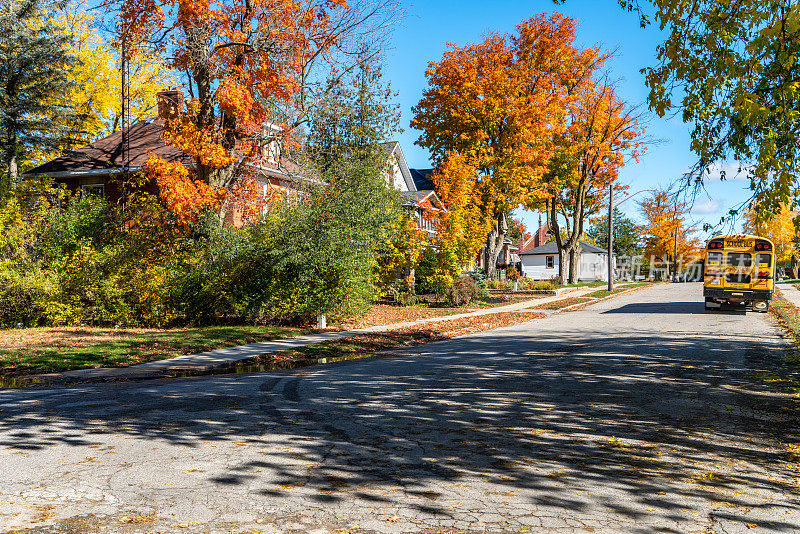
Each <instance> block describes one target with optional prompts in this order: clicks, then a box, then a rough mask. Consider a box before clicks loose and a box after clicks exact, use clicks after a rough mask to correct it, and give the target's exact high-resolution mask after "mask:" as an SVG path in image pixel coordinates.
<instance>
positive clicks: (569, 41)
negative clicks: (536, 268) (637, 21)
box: [412, 14, 641, 271]
mask: <svg viewBox="0 0 800 534" xmlns="http://www.w3.org/2000/svg"><path fill="white" fill-rule="evenodd" d="M606 57H607V55H606V54H605V53H603V52H601V51H600V50H599V49H598V48H581V47H579V46H577V45H576V44H575V21H574V20H572V19H570V18H567V17H562V16H561V15H558V14H553V15H550V16H546V15H539V16H535V17H532V18H531V19H529V20H527V21H524V22H522V23H520V24H519V25H518V26H517V31H516V33H515V34H513V35H501V34H493V35H491V36H489V37H488V38H487V39H486V40H485V41H484V42H482V43H479V44H471V45H467V46H464V47H456V46H453V47H452V48H451V49H449V50H448V51H447V52H445V54H444V57H443V58H442V59H441V61H439V62H438V63H431V64H430V66H429V68H428V71H427V73H426V75H427V78H428V82H429V87H428V89H427V90H426V91H425V93H424V95H423V98H422V100H421V101H420V103H419V104H418V105H417V106H416V107H415V108H414V120H413V122H412V126H413V127H415V128H418V129H420V130H422V135H421V136H420V138H419V140H418V144H420V145H421V146H423V147H426V148H428V149H429V150H430V151H431V153H432V154H433V156H434V158H435V159H436V161H437V163H438V169H437V171H436V173H434V175H433V176H432V180H433V181H434V183H435V184H436V186H437V192H439V195H440V197H441V198H442V200H443V202H444V203H445V205H447V206H448V209H449V210H450V211H449V213H448V215H447V216H446V217H445V218H444V220H443V221H442V222H441V232H440V238H441V240H442V241H447V242H449V243H450V245H451V247H452V244H453V243H457V246H456V247H455V250H454V254H455V255H456V256H457V257H458V262H459V263H460V264H461V265H465V264H467V263H469V262H470V261H471V260H472V259H473V258H474V257H475V255H476V253H477V252H478V250H480V248H481V247H482V246H483V245H484V244H486V245H487V247H488V248H489V251H490V253H489V258H488V262H487V263H488V269H489V270H490V271H491V270H492V269H493V266H494V264H495V262H496V259H497V255H498V253H499V250H500V247H501V246H502V241H503V239H504V238H505V234H506V231H507V224H508V223H507V216H508V214H509V212H510V211H511V210H513V209H515V208H518V207H526V208H532V209H543V208H545V207H547V206H548V205H550V206H551V207H557V209H556V213H558V214H561V213H564V212H565V211H569V209H570V206H568V204H570V205H571V207H572V208H573V211H574V208H575V207H576V206H577V207H578V213H577V214H576V215H577V217H578V220H579V221H581V222H580V223H579V224H578V225H577V228H576V231H577V232H578V235H579V234H580V230H581V228H582V226H581V225H582V220H583V218H584V216H585V215H586V213H585V211H584V209H583V206H584V205H586V204H587V197H589V196H591V195H595V194H596V193H597V192H598V191H599V189H600V188H602V187H603V186H605V185H607V184H608V183H609V181H613V180H614V179H616V171H617V169H618V168H619V167H621V166H622V165H623V164H624V162H625V156H626V155H635V152H636V149H637V148H638V147H635V146H634V144H633V143H634V139H635V137H636V136H637V135H639V134H641V129H640V128H639V127H638V124H636V121H635V120H633V119H631V118H630V117H629V116H628V110H627V108H626V106H625V105H623V104H622V103H621V102H619V100H618V99H617V97H616V95H615V94H614V92H613V89H612V88H611V87H610V86H609V85H608V84H606V83H604V81H603V80H602V79H599V73H600V69H602V67H603V64H604V61H605V59H606ZM548 203H549V204H548ZM554 203H556V204H557V206H554ZM550 222H551V230H553V231H554V232H555V233H556V234H557V233H559V231H558V228H557V226H558V223H557V221H556V220H553V221H550ZM554 226H555V227H554ZM570 229H572V227H571V228H570ZM487 237H488V238H487ZM576 243H577V238H576V239H574V240H573V242H572V243H568V245H570V246H572V245H574V244H576ZM443 245H445V244H444V243H443ZM562 263H563V262H562Z"/></svg>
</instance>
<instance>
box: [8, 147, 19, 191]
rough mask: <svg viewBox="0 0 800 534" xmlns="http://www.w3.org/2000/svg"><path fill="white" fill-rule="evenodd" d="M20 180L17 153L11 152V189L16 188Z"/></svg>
mask: <svg viewBox="0 0 800 534" xmlns="http://www.w3.org/2000/svg"><path fill="white" fill-rule="evenodd" d="M15 148H16V147H15ZM18 181H19V167H18V166H17V155H16V154H11V161H9V162H8V182H9V183H8V185H9V189H12V190H13V189H16V188H17V182H18Z"/></svg>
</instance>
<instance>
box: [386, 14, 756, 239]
mask: <svg viewBox="0 0 800 534" xmlns="http://www.w3.org/2000/svg"><path fill="white" fill-rule="evenodd" d="M404 5H405V8H406V10H407V18H406V19H405V21H404V23H403V26H402V27H400V28H398V29H397V31H396V32H395V35H394V38H393V49H392V50H391V51H389V53H388V54H387V58H386V63H387V65H386V77H387V78H388V79H389V80H390V81H391V83H392V87H393V89H394V90H395V91H397V92H399V95H398V102H399V103H400V105H401V107H402V112H403V117H402V125H403V128H404V130H405V131H404V133H403V134H401V135H400V136H399V138H398V139H399V141H400V142H401V145H402V148H403V152H404V153H405V156H406V159H407V160H408V164H409V166H411V167H417V168H425V167H430V162H429V155H428V153H427V151H426V150H425V149H422V148H420V147H418V146H416V145H414V141H416V140H417V138H418V136H419V132H417V131H414V130H412V129H411V128H410V126H409V123H410V121H411V108H412V106H414V105H415V104H416V103H417V102H418V101H419V99H420V98H421V96H422V92H423V91H424V89H425V87H426V80H425V69H426V68H427V64H428V62H429V61H438V60H439V59H440V58H441V57H442V53H443V52H444V51H445V49H446V47H447V43H455V44H457V45H463V44H466V43H470V42H477V41H480V40H483V38H484V37H485V36H486V35H487V33H488V32H491V31H497V32H513V31H514V29H515V26H516V24H517V23H519V22H520V21H522V20H524V19H527V18H529V17H531V16H533V15H535V14H538V13H544V12H552V11H558V12H560V13H563V14H565V15H568V16H570V17H573V18H575V19H576V20H577V22H578V33H577V42H578V44H580V45H583V46H592V45H595V44H599V45H601V46H602V47H603V48H605V49H609V50H615V51H616V54H615V57H613V58H612V59H611V60H610V61H609V62H608V67H609V68H610V70H611V72H612V76H613V77H614V78H617V79H619V87H618V91H619V94H620V95H621V96H622V98H623V99H625V100H626V101H627V102H629V103H631V104H641V103H644V102H645V100H646V98H647V88H646V87H645V85H644V76H643V75H642V74H640V73H639V70H640V69H641V68H643V67H646V66H649V65H653V64H654V63H655V59H656V46H657V45H658V44H659V43H660V42H661V41H662V39H663V36H662V34H661V33H660V32H659V30H658V28H656V27H652V26H651V27H648V28H646V29H642V28H640V27H639V21H638V17H637V16H636V15H635V14H631V13H627V12H624V11H623V10H622V9H621V8H619V6H618V5H617V2H616V0H567V2H566V3H565V4H563V5H558V6H557V5H555V4H553V2H552V1H551V0H529V1H522V0H516V1H515V0H494V1H490V2H487V1H485V0H484V1H477V0H462V1H446V0H425V1H416V2H411V1H407V0H406V1H404ZM689 133H690V130H689V127H688V126H687V125H685V124H683V122H682V121H681V120H680V117H665V118H663V119H660V118H658V117H656V116H655V115H653V116H652V118H651V119H650V123H649V127H648V137H651V138H655V139H658V140H660V142H659V143H658V144H656V145H654V146H651V147H650V148H649V149H648V151H647V153H646V154H645V155H644V156H643V157H642V158H641V159H640V162H639V163H636V162H630V163H629V164H628V165H627V166H626V167H625V168H624V169H623V170H622V172H621V174H620V177H621V181H622V182H623V183H625V184H629V185H630V189H629V191H630V192H636V191H639V190H642V189H651V188H654V187H657V186H660V185H665V186H666V185H669V184H670V183H671V182H672V181H673V180H675V179H676V178H678V177H680V176H681V174H682V173H683V172H685V171H686V170H687V169H688V168H689V167H690V166H691V165H692V163H693V162H694V157H693V155H692V153H691V151H690V150H689ZM734 172H735V170H734ZM729 176H730V173H729ZM748 185H749V182H747V181H745V180H741V179H739V180H731V179H730V178H729V179H728V180H726V181H724V182H720V180H719V179H718V178H717V177H714V176H712V177H711V179H710V180H708V181H707V185H706V188H707V190H708V193H707V194H705V193H703V194H700V195H698V196H697V198H696V200H695V205H694V208H693V211H692V213H690V214H689V219H690V221H692V222H698V223H699V226H700V227H702V223H703V222H708V223H711V224H716V223H717V222H719V219H720V217H722V216H723V215H725V214H726V213H727V212H728V210H729V209H731V208H733V207H736V206H737V205H738V204H740V203H742V202H743V201H745V200H746V199H747V198H749V196H750V194H749V189H748ZM644 196H645V195H644V194H641V195H638V196H637V197H636V199H641V198H642V197H644ZM636 199H631V200H630V201H627V202H625V203H623V204H621V206H620V207H621V209H622V210H623V211H625V212H626V213H627V214H628V215H629V216H632V217H634V218H637V219H638V213H637V208H636ZM522 215H523V220H524V221H525V222H526V224H527V226H528V228H529V229H531V228H535V227H536V225H537V218H538V215H537V214H534V213H525V214H522ZM737 229H738V228H737Z"/></svg>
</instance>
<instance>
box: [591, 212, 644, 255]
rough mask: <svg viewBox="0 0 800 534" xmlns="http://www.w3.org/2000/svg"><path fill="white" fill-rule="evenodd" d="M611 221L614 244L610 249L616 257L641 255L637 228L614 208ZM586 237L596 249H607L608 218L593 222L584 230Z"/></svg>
mask: <svg viewBox="0 0 800 534" xmlns="http://www.w3.org/2000/svg"><path fill="white" fill-rule="evenodd" d="M613 220H614V243H613V247H612V248H613V252H614V254H615V255H617V256H618V257H623V256H635V255H637V254H641V251H642V245H641V243H640V241H639V236H640V230H639V227H638V226H636V224H635V223H634V222H633V221H632V220H631V219H629V218H628V217H627V216H626V215H625V214H624V213H622V211H620V210H619V209H618V208H614V217H613ZM586 235H587V236H588V237H589V239H591V240H592V241H593V242H594V244H595V245H597V246H598V247H603V248H606V247H608V216H607V215H606V216H605V217H601V218H600V219H596V220H595V221H593V222H592V224H591V225H590V226H589V228H588V229H587V230H586Z"/></svg>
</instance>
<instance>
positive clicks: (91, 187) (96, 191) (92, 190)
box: [81, 184, 106, 198]
mask: <svg viewBox="0 0 800 534" xmlns="http://www.w3.org/2000/svg"><path fill="white" fill-rule="evenodd" d="M81 190H82V191H83V192H84V193H86V194H88V195H97V196H98V197H101V198H102V197H104V196H105V193H106V186H105V185H103V184H87V185H82V186H81Z"/></svg>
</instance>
